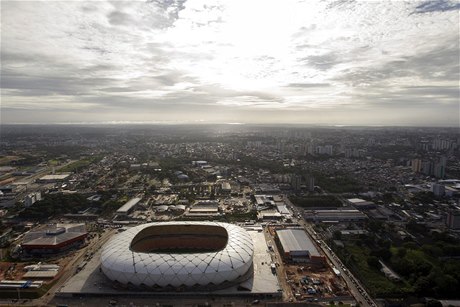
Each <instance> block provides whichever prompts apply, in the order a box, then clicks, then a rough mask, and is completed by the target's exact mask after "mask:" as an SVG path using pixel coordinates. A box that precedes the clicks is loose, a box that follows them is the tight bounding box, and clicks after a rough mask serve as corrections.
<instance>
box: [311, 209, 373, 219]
mask: <svg viewBox="0 0 460 307" xmlns="http://www.w3.org/2000/svg"><path fill="white" fill-rule="evenodd" d="M304 218H305V219H306V220H309V221H315V222H353V221H355V222H357V221H363V220H365V219H367V216H366V215H365V214H364V213H362V212H361V211H359V210H356V209H335V210H305V214H304Z"/></svg>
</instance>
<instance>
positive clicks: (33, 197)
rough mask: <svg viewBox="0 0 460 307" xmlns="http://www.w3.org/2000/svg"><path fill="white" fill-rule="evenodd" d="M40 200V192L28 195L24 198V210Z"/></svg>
mask: <svg viewBox="0 0 460 307" xmlns="http://www.w3.org/2000/svg"><path fill="white" fill-rule="evenodd" d="M41 199H42V193H40V192H35V193H30V194H29V195H27V196H26V197H25V198H24V206H25V207H26V208H27V207H30V206H32V205H33V204H35V203H36V202H37V201H39V200H41Z"/></svg>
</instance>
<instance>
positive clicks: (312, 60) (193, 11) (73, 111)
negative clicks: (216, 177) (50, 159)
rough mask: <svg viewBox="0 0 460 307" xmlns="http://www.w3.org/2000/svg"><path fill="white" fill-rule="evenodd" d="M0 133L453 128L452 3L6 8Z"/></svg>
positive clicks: (16, 4) (182, 2)
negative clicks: (31, 126) (148, 125)
mask: <svg viewBox="0 0 460 307" xmlns="http://www.w3.org/2000/svg"><path fill="white" fill-rule="evenodd" d="M0 9H1V90H2V92H1V121H2V123H54V122H113V121H123V122H126V121H133V122H139V121H140V122H168V123H174V122H177V123H180V122H211V123H214V122H219V123H225V122H242V123H305V124H346V125H430V126H433V125H435V126H459V121H460V113H459V112H460V110H459V108H460V106H459V104H460V98H459V95H460V93H459V80H460V75H459V72H460V66H459V61H460V55H459V43H460V35H459V31H460V30H459V16H460V15H459V10H460V4H459V3H458V2H457V1H447V0H438V1H405V2H403V1H391V2H390V1H384V0H379V1H371V0H367V1H345V0H341V1H315V0H305V1H299V0H284V1H275V0H273V1H272V0H268V1H267V0H251V1H247V0H238V1H235V0H232V1H225V0H222V1H216V0H212V1H209V0H207V1H195V0H188V1H186V0H178V1H175V0H150V1H2V2H1V7H0Z"/></svg>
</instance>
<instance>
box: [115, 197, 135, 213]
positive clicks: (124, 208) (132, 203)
mask: <svg viewBox="0 0 460 307" xmlns="http://www.w3.org/2000/svg"><path fill="white" fill-rule="evenodd" d="M140 201H141V198H139V197H135V198H133V199H130V200H129V201H127V202H126V203H125V204H124V205H123V206H121V207H120V208H119V209H118V210H117V212H116V213H117V214H118V215H128V214H129V213H130V212H131V211H132V210H133V209H134V207H135V206H136V205H137V204H138V203H139V202H140Z"/></svg>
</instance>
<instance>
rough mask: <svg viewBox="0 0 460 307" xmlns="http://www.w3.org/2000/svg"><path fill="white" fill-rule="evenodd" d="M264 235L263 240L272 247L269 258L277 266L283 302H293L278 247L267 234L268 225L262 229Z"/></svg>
mask: <svg viewBox="0 0 460 307" xmlns="http://www.w3.org/2000/svg"><path fill="white" fill-rule="evenodd" d="M264 234H265V240H266V241H267V243H268V242H270V243H268V244H269V245H271V246H272V250H271V251H269V253H270V256H271V257H272V262H273V263H277V264H278V266H277V267H276V275H277V277H278V282H279V284H280V287H281V289H282V290H283V300H284V301H293V300H294V296H293V294H292V291H291V286H290V285H289V284H288V283H287V275H286V270H285V269H284V265H283V260H282V259H281V256H280V253H279V251H278V247H277V246H276V244H275V242H274V240H273V238H272V236H271V235H270V233H269V232H268V224H267V227H265V228H264Z"/></svg>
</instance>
